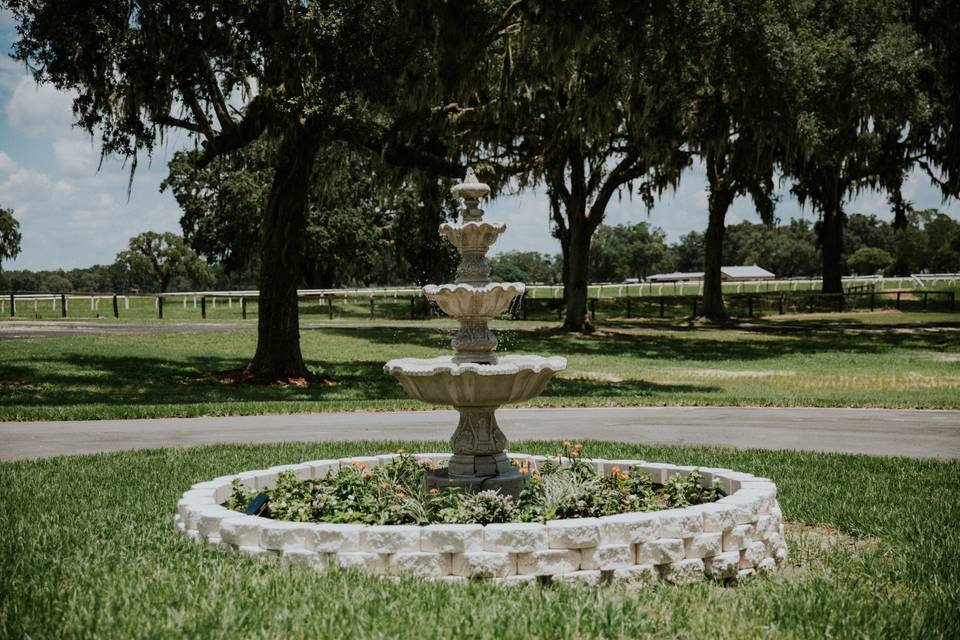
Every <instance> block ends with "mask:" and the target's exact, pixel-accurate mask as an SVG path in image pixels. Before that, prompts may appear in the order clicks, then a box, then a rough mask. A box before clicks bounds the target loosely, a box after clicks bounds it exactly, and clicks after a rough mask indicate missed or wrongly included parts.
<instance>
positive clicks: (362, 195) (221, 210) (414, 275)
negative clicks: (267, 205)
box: [161, 139, 455, 288]
mask: <svg viewBox="0 0 960 640" xmlns="http://www.w3.org/2000/svg"><path fill="white" fill-rule="evenodd" d="M271 146H274V145H273V143H271V142H270V141H269V140H265V139H261V140H258V141H256V142H254V143H253V144H251V145H249V146H248V147H246V148H244V149H242V150H239V151H236V152H234V153H231V154H227V155H224V156H221V157H219V158H217V159H215V160H214V161H213V162H210V163H209V164H205V165H204V164H202V163H200V162H199V161H198V160H199V152H198V151H180V152H177V153H176V154H175V155H174V158H173V160H172V161H171V162H170V173H169V175H168V177H167V178H166V180H164V182H163V183H162V185H161V189H170V190H171V192H172V193H173V195H174V197H175V198H176V199H177V202H178V203H179V204H180V207H181V209H182V210H183V216H182V217H181V218H180V224H181V227H182V228H183V234H184V238H185V239H186V240H187V242H188V243H189V244H190V246H192V247H193V248H194V249H195V250H196V251H197V252H198V253H199V254H200V255H202V256H203V257H204V258H206V259H207V260H208V261H210V262H212V263H215V264H220V265H221V266H222V267H223V268H224V270H225V271H226V272H227V273H228V274H233V275H238V274H242V273H245V272H249V271H251V270H256V268H257V265H258V262H259V253H258V251H257V248H258V244H259V232H260V212H261V211H262V208H263V206H264V202H265V201H266V199H267V196H268V191H269V185H270V184H271V181H272V178H273V167H272V166H271V164H270V162H269V160H270V157H271V156H272V152H270V151H269V147H271ZM316 163H317V167H316V168H315V169H314V171H315V172H317V173H318V174H319V175H323V176H324V179H323V180H317V181H315V182H314V183H313V185H312V186H311V189H310V193H309V196H308V220H307V228H306V231H305V233H306V238H305V249H304V269H303V273H302V276H301V282H300V284H301V286H304V287H309V288H334V287H346V286H372V285H392V284H410V283H414V282H416V283H419V284H425V283H427V282H431V281H432V282H439V281H440V279H442V278H445V277H447V276H448V275H449V273H451V272H452V270H453V264H452V259H453V254H452V252H451V251H450V247H449V245H448V244H446V243H442V241H441V238H440V236H439V235H438V234H437V226H438V225H439V224H440V222H441V221H443V220H445V219H449V218H450V217H452V216H454V215H455V206H454V204H453V202H452V200H451V198H450V197H449V190H448V187H449V186H450V185H449V182H448V181H447V180H437V179H436V178H429V177H427V176H421V178H422V180H421V182H419V183H418V182H416V181H414V180H411V179H410V177H409V176H408V177H407V178H405V179H394V178H396V176H395V175H391V174H392V173H395V172H391V171H390V169H389V167H387V166H385V165H384V164H383V163H382V162H381V161H379V160H378V159H377V158H373V157H370V156H369V155H368V154H359V153H355V152H351V151H350V150H349V149H347V148H345V147H341V148H340V149H339V153H338V154H336V155H330V156H323V157H318V158H317V159H316Z"/></svg>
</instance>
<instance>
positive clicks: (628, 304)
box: [627, 296, 632, 319]
mask: <svg viewBox="0 0 960 640" xmlns="http://www.w3.org/2000/svg"><path fill="white" fill-rule="evenodd" d="M631 311H632V310H631V309H630V297H629V296H628V297H627V318H628V319H629V318H630V316H631V315H632V314H631Z"/></svg>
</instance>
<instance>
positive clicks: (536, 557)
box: [517, 549, 580, 576]
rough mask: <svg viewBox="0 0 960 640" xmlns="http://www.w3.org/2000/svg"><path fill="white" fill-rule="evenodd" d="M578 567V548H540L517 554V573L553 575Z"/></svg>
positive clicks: (574, 569) (568, 571)
mask: <svg viewBox="0 0 960 640" xmlns="http://www.w3.org/2000/svg"><path fill="white" fill-rule="evenodd" d="M579 568H580V550H579V549H541V550H538V551H531V552H530V553H521V554H518V555H517V573H519V574H522V575H535V576H544V575H554V574H557V573H570V572H571V571H576V570H578V569H579Z"/></svg>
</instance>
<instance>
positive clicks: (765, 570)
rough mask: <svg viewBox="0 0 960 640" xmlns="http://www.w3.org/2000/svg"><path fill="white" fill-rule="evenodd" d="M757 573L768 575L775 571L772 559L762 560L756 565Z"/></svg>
mask: <svg viewBox="0 0 960 640" xmlns="http://www.w3.org/2000/svg"><path fill="white" fill-rule="evenodd" d="M756 569H757V573H759V574H762V575H769V574H771V573H773V572H774V571H776V570H777V563H776V561H775V560H774V559H773V558H764V559H763V560H761V561H760V562H758V563H757V567H756Z"/></svg>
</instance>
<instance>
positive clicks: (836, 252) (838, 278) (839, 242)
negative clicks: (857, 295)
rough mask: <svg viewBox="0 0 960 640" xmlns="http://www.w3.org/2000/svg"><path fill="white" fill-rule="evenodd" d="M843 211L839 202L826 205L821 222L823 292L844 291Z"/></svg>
mask: <svg viewBox="0 0 960 640" xmlns="http://www.w3.org/2000/svg"><path fill="white" fill-rule="evenodd" d="M842 254H843V211H842V210H841V209H840V205H839V204H834V205H832V206H829V207H826V208H825V209H824V211H823V220H822V221H821V223H820V255H821V258H822V264H821V266H822V269H823V286H822V289H821V290H822V291H823V293H843V267H842V265H841V261H842V259H843V258H842Z"/></svg>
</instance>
